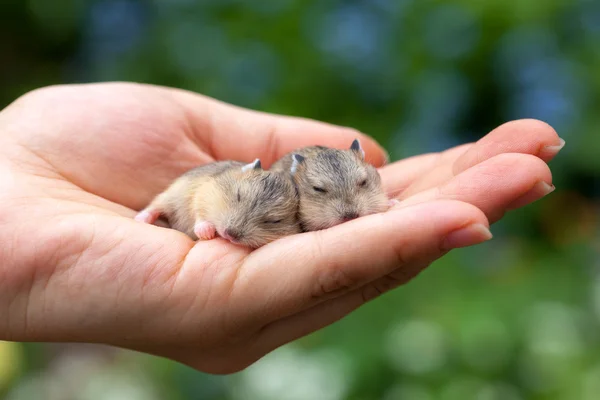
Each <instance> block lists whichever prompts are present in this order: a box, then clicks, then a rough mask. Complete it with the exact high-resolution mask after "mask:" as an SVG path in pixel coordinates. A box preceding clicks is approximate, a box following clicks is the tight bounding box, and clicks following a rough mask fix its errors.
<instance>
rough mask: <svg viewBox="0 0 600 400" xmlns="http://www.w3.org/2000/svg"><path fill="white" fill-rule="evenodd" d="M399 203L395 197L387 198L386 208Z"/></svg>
mask: <svg viewBox="0 0 600 400" xmlns="http://www.w3.org/2000/svg"><path fill="white" fill-rule="evenodd" d="M397 204H400V202H399V201H398V200H396V199H389V200H388V208H392V207H394V206H395V205H397Z"/></svg>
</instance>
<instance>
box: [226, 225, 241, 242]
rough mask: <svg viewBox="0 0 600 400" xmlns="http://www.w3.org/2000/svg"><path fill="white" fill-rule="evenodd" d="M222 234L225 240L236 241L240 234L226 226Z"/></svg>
mask: <svg viewBox="0 0 600 400" xmlns="http://www.w3.org/2000/svg"><path fill="white" fill-rule="evenodd" d="M223 236H225V239H227V240H231V241H236V240H240V238H241V237H242V234H241V233H240V232H238V231H236V230H235V229H231V228H227V229H225V232H223Z"/></svg>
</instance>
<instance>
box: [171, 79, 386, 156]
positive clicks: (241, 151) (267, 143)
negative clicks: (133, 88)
mask: <svg viewBox="0 0 600 400" xmlns="http://www.w3.org/2000/svg"><path fill="white" fill-rule="evenodd" d="M169 90H170V91H171V93H172V95H173V96H174V98H176V99H177V101H178V103H179V104H180V105H181V106H183V107H184V108H185V109H186V110H187V115H188V118H190V120H191V124H192V128H193V129H194V132H195V135H196V138H197V140H198V142H199V143H201V144H202V145H204V146H208V147H209V149H208V150H210V152H211V153H212V154H213V155H214V156H215V158H217V159H238V160H242V161H245V160H252V159H254V158H255V157H260V159H261V162H262V163H263V164H264V166H265V167H266V168H268V167H269V166H270V165H271V164H272V163H273V162H274V161H276V160H277V159H279V158H280V157H282V156H283V155H285V154H286V153H289V152H290V151H292V150H294V149H297V148H300V147H304V146H312V145H322V146H328V147H334V148H340V149H345V148H350V145H351V143H352V141H353V140H354V139H359V140H360V142H361V145H362V147H363V149H364V151H365V153H366V160H367V162H370V163H372V164H373V165H375V166H376V167H379V166H381V165H383V164H384V163H385V162H386V161H387V154H386V152H385V150H384V149H383V148H382V147H381V146H380V145H379V144H378V143H377V142H376V141H375V140H374V139H373V138H371V137H369V136H367V135H365V134H363V133H360V132H358V131H357V130H355V129H352V128H346V127H340V126H336V125H331V124H328V123H324V122H317V121H313V120H310V119H304V118H297V117H287V116H279V115H273V114H267V113H263V112H256V111H252V110H247V109H244V108H240V107H236V106H233V105H230V104H226V103H222V102H219V101H217V100H214V99H210V98H207V97H205V96H201V95H198V94H195V93H192V92H188V91H183V90H178V89H169Z"/></svg>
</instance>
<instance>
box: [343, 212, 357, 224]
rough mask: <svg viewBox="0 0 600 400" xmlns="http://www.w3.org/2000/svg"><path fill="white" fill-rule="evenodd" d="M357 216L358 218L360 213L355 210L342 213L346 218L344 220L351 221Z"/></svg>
mask: <svg viewBox="0 0 600 400" xmlns="http://www.w3.org/2000/svg"><path fill="white" fill-rule="evenodd" d="M356 218H358V213H357V212H354V211H353V212H346V213H344V215H342V219H343V220H344V222H347V221H351V220H353V219H356Z"/></svg>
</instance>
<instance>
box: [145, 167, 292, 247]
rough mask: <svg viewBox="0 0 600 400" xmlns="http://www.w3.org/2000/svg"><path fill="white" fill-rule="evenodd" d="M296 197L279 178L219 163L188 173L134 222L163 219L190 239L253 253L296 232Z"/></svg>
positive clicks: (252, 168) (287, 181)
mask: <svg viewBox="0 0 600 400" xmlns="http://www.w3.org/2000/svg"><path fill="white" fill-rule="evenodd" d="M297 212H298V194H297V191H296V188H295V187H294V185H293V183H292V182H290V180H289V179H288V178H287V177H286V176H284V175H283V174H280V173H277V172H272V171H265V170H263V169H262V167H261V163H260V160H259V159H256V160H254V162H252V163H249V164H244V163H242V162H238V161H220V162H215V163H211V164H207V165H203V166H201V167H197V168H194V169H192V170H190V171H188V172H186V173H185V174H183V175H182V176H181V177H179V178H178V179H176V180H175V181H174V182H173V183H172V184H171V185H170V186H169V187H168V188H167V189H166V190H165V191H164V192H163V193H161V194H159V195H158V196H156V198H155V199H154V200H153V201H152V202H151V203H150V205H149V206H148V207H146V208H145V209H144V210H142V211H141V212H140V213H139V214H138V215H137V216H136V217H135V219H136V220H138V221H140V222H145V223H154V222H155V221H156V220H157V219H158V218H159V217H160V216H164V217H165V218H166V219H167V220H168V222H169V224H170V226H171V227H172V228H173V229H176V230H178V231H181V232H183V233H185V234H187V235H188V236H190V237H191V238H192V239H194V240H196V239H203V240H209V239H213V238H214V237H216V235H217V234H218V235H219V236H221V237H222V238H224V239H227V240H229V241H230V242H232V243H239V244H242V245H245V246H247V247H250V248H258V247H260V246H263V245H265V244H267V243H269V242H272V241H274V240H276V239H278V238H280V237H283V236H286V235H291V234H294V233H299V232H300V227H299V223H298V216H297Z"/></svg>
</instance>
